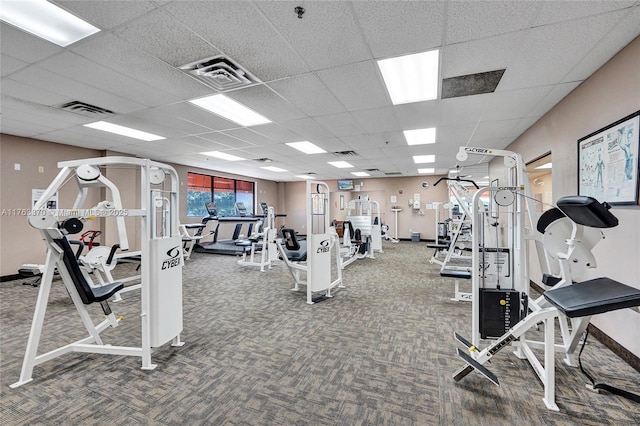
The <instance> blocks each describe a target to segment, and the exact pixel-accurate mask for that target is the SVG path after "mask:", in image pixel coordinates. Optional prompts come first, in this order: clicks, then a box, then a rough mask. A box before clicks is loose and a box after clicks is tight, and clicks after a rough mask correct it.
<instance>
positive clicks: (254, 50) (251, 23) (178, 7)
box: [165, 1, 310, 82]
mask: <svg viewBox="0 0 640 426" xmlns="http://www.w3.org/2000/svg"><path fill="white" fill-rule="evenodd" d="M220 4H224V7H220ZM292 7H293V6H292V5H291V3H289V6H287V8H288V9H292ZM165 10H167V11H168V12H169V13H171V14H172V15H173V16H175V17H176V18H178V19H179V20H180V21H182V22H183V23H184V24H185V25H187V26H189V28H191V30H192V31H193V32H194V33H196V34H198V35H199V36H200V37H202V38H203V39H204V40H206V41H207V42H209V43H210V44H212V45H213V46H215V47H216V48H218V49H219V50H220V51H221V52H223V53H224V54H225V55H227V56H229V57H231V58H232V59H233V60H234V61H237V62H238V63H239V64H242V66H244V67H245V68H246V69H247V70H249V72H251V73H252V74H253V75H255V76H256V77H258V78H259V79H260V80H261V81H263V82H267V81H270V80H275V79H279V78H284V77H289V76H291V75H296V74H303V73H306V72H309V71H310V70H309V68H308V66H307V65H306V63H304V61H303V60H302V59H301V58H300V57H299V56H298V54H297V53H296V51H295V50H293V49H292V48H291V47H290V46H289V44H288V43H287V42H285V40H284V39H283V38H282V37H281V36H280V34H278V32H277V31H275V29H274V28H273V27H272V25H271V23H270V22H268V21H267V19H266V18H264V16H263V15H262V14H261V13H256V12H257V11H258V9H257V7H256V6H255V5H254V3H252V2H247V1H228V2H217V1H211V2H189V1H178V2H172V3H169V4H168V5H166V6H165ZM291 14H292V15H293V10H291ZM212 22H215V25H212ZM241 29H248V31H244V30H241ZM285 71H286V72H285Z"/></svg>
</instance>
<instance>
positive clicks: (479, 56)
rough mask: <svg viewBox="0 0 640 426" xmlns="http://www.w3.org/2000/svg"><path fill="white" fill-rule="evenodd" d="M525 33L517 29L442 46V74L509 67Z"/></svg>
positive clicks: (517, 52)
mask: <svg viewBox="0 0 640 426" xmlns="http://www.w3.org/2000/svg"><path fill="white" fill-rule="evenodd" d="M524 36H525V31H519V32H515V33H509V34H502V35H499V36H494V37H488V38H483V39H480V40H470V41H466V42H462V43H454V44H450V45H447V46H445V47H444V49H443V51H442V55H441V58H442V78H450V77H457V76H461V75H468V74H475V73H480V72H486V71H494V70H499V69H505V68H506V69H509V66H510V65H511V64H512V63H513V62H514V61H515V60H516V58H517V57H518V56H519V55H520V53H521V49H523V48H524V46H523V45H522V40H523V38H524Z"/></svg>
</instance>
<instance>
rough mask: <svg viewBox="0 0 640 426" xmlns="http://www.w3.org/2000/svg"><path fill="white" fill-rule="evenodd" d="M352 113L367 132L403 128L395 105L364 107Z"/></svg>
mask: <svg viewBox="0 0 640 426" xmlns="http://www.w3.org/2000/svg"><path fill="white" fill-rule="evenodd" d="M351 115H353V118H354V119H355V120H356V122H357V123H358V124H359V125H360V127H362V128H363V129H364V130H365V132H366V133H379V132H383V131H396V130H397V131H399V130H402V128H401V126H400V123H399V122H398V118H397V117H396V112H395V110H394V108H393V107H384V108H373V109H362V110H358V111H354V112H352V113H351Z"/></svg>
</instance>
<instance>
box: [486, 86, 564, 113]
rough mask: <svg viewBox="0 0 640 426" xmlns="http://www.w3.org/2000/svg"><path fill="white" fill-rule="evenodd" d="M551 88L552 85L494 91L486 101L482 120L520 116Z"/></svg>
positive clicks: (529, 109) (530, 108)
mask: <svg viewBox="0 0 640 426" xmlns="http://www.w3.org/2000/svg"><path fill="white" fill-rule="evenodd" d="M551 89H552V86H539V87H529V88H526V89H516V90H503V91H501V92H498V91H496V92H495V93H494V94H493V96H492V97H491V99H490V100H489V102H488V105H487V110H486V111H485V113H484V114H483V116H482V119H483V121H495V120H506V119H511V118H522V117H525V116H526V115H527V113H528V112H529V111H531V110H532V109H533V108H534V107H535V106H536V105H537V104H538V103H539V102H540V101H541V100H542V99H543V98H544V97H545V96H546V95H547V94H548V93H549V92H550V91H551Z"/></svg>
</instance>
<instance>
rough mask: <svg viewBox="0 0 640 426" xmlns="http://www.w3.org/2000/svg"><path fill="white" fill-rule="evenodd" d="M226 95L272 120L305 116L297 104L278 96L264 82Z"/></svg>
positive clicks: (278, 120)
mask: <svg viewBox="0 0 640 426" xmlns="http://www.w3.org/2000/svg"><path fill="white" fill-rule="evenodd" d="M226 95H227V96H228V97H230V98H233V99H235V100H236V101H238V102H240V103H241V104H243V105H245V106H247V107H249V108H251V109H252V110H254V111H255V112H257V113H259V114H262V115H264V116H265V117H267V118H268V119H269V120H271V121H277V122H280V121H286V120H293V119H295V118H302V117H304V116H305V114H304V113H303V112H302V111H300V110H299V109H298V108H297V107H296V106H295V105H292V104H291V103H289V102H287V101H286V100H285V99H283V98H281V97H280V96H278V94H276V93H275V92H274V91H273V90H271V89H269V87H267V86H265V85H264V84H259V85H256V86H251V87H247V88H245V89H240V90H234V91H233V92H228V93H226Z"/></svg>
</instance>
